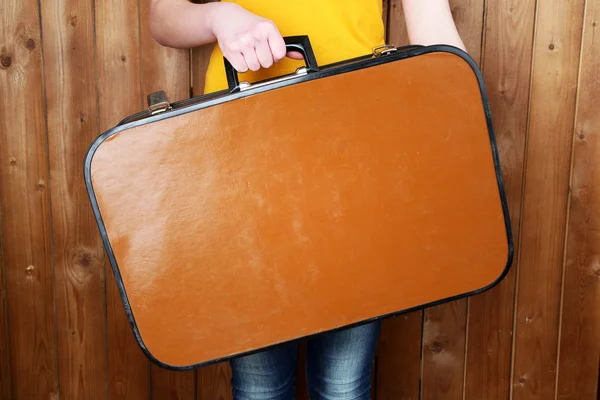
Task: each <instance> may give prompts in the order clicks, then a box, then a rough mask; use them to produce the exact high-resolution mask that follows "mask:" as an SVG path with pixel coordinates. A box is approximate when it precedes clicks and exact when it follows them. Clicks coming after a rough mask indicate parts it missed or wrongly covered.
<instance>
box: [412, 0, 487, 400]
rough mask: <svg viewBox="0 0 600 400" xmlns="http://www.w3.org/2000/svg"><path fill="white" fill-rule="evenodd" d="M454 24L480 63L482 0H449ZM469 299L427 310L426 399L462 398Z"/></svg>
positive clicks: (423, 384)
mask: <svg viewBox="0 0 600 400" xmlns="http://www.w3.org/2000/svg"><path fill="white" fill-rule="evenodd" d="M450 9H451V11H452V16H453V18H454V23H455V24H456V27H457V29H458V32H459V34H460V37H461V39H462V40H463V43H464V44H465V47H466V49H467V52H469V54H470V55H471V57H473V59H474V60H475V61H476V62H477V63H478V64H480V58H481V38H482V33H483V16H484V1H483V0H450ZM466 326H467V300H466V299H462V300H457V301H453V302H451V303H447V304H443V305H440V306H436V307H432V308H429V309H426V310H425V311H424V324H423V361H422V362H423V373H422V374H423V377H422V378H423V381H422V398H423V399H459V398H462V394H463V377H464V366H465V349H466V348H465V342H466V329H467V328H466Z"/></svg>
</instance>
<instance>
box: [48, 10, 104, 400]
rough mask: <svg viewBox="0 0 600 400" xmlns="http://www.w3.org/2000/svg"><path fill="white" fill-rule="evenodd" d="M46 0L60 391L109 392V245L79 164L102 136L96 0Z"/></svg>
mask: <svg viewBox="0 0 600 400" xmlns="http://www.w3.org/2000/svg"><path fill="white" fill-rule="evenodd" d="M41 4H42V28H43V31H44V44H43V50H44V57H45V58H44V76H45V82H46V103H47V118H48V142H49V150H50V153H49V157H50V175H51V177H52V180H51V185H50V188H51V194H52V196H51V198H52V220H53V225H52V227H53V232H52V234H53V237H54V253H53V261H54V270H55V272H54V276H55V293H56V313H57V330H58V349H59V367H60V392H61V396H62V397H63V398H67V399H71V398H72V399H97V398H105V397H106V396H107V391H106V384H107V380H108V375H107V372H108V371H107V363H106V355H107V353H106V351H107V350H106V310H105V307H104V296H105V291H104V269H103V268H104V266H103V255H104V250H103V247H102V243H101V240H100V237H99V234H98V229H97V227H96V225H95V221H94V219H93V215H92V212H91V208H90V206H89V200H88V197H87V193H86V188H85V184H84V179H83V168H82V162H81V160H83V159H84V158H85V153H86V151H87V149H88V147H89V144H90V143H91V142H92V140H93V139H94V138H95V137H96V136H97V135H98V123H97V117H98V111H97V102H96V81H95V69H94V27H93V24H92V23H91V22H92V21H93V14H92V3H91V1H89V0H60V1H56V2H42V3H41Z"/></svg>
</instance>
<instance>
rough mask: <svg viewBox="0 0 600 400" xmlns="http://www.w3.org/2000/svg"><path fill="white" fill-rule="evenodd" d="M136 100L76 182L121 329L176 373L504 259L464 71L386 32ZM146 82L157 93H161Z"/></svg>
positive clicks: (372, 309) (373, 308) (490, 280)
mask: <svg viewBox="0 0 600 400" xmlns="http://www.w3.org/2000/svg"><path fill="white" fill-rule="evenodd" d="M286 41H287V43H288V47H289V48H290V49H296V50H298V51H301V52H302V53H303V54H304V56H305V61H306V68H301V69H299V70H298V71H297V72H296V73H295V74H291V75H289V76H283V77H280V78H276V79H273V80H269V81H265V82H260V83H255V84H247V83H239V82H238V77H237V74H236V73H235V72H234V70H233V69H232V68H231V66H230V65H229V64H228V63H227V62H225V68H227V75H228V81H229V85H230V88H229V90H226V91H223V92H220V93H216V94H212V95H208V96H203V97H198V98H194V99H189V100H185V101H181V102H178V103H173V104H169V103H167V102H166V100H165V99H164V98H163V96H162V95H161V93H158V94H153V95H151V96H149V103H150V107H149V110H147V111H144V112H141V113H139V114H136V115H134V116H131V117H129V118H127V119H126V120H124V121H123V122H122V123H120V124H119V125H118V126H116V127H115V128H113V129H111V130H109V131H107V132H105V133H103V134H102V135H101V136H99V137H98V138H97V139H96V140H95V141H94V142H93V144H92V145H91V147H90V149H89V152H88V154H87V157H86V160H85V182H86V185H87V188H88V192H89V197H90V200H91V204H92V207H93V210H94V213H95V217H96V220H97V223H98V226H99V229H100V232H101V235H102V239H103V241H104V246H105V249H106V252H107V254H108V257H109V259H110V263H111V265H112V269H113V272H114V276H115V278H116V281H117V284H118V287H119V290H120V294H121V296H122V300H123V303H124V306H125V310H126V312H127V315H128V318H129V321H130V323H131V327H132V329H133V332H134V334H135V337H136V339H137V341H138V343H139V345H140V346H141V348H142V349H143V351H144V352H145V354H146V355H147V356H148V357H149V358H150V359H152V360H153V361H154V362H156V363H158V364H159V365H162V366H163V367H166V368H172V369H188V368H194V367H198V366H201V365H206V364H209V363H213V362H217V361H222V360H226V359H229V358H231V357H235V356H239V355H243V354H250V353H252V352H255V351H259V350H262V349H265V348H269V347H271V346H276V345H278V344H280V343H284V342H288V341H292V340H295V339H299V338H306V337H311V336H312V335H316V334H319V333H322V332H328V331H333V330H337V329H341V328H346V327H350V326H355V325H358V324H362V323H365V322H368V321H373V320H376V319H380V318H384V317H386V316H391V315H395V314H398V313H401V312H404V311H407V310H412V309H415V308H419V307H424V306H427V305H432V304H435V303H439V302H442V301H449V300H452V299H457V298H460V297H462V296H468V295H472V294H475V293H479V292H481V291H483V290H486V289H488V288H490V287H492V286H493V285H495V284H496V283H498V282H499V281H500V280H501V279H502V277H503V276H504V275H505V274H506V272H507V270H508V268H509V266H510V264H511V260H512V254H513V250H512V249H513V247H512V239H511V228H510V222H509V216H508V210H507V204H506V199H505V195H504V191H503V183H502V176H501V170H500V165H499V159H498V152H497V147H496V143H495V139H494V134H493V130H492V123H491V118H490V110H489V107H488V103H487V98H486V93H485V90H484V84H483V81H482V77H481V74H480V72H479V70H478V69H477V67H476V65H475V63H474V62H473V60H472V59H471V58H470V57H469V56H468V55H467V54H465V53H464V52H462V51H461V50H459V49H456V48H454V47H450V46H426V47H421V46H410V47H406V48H399V49H397V48H395V47H393V46H385V47H382V48H378V49H375V50H374V52H373V54H368V55H365V56H364V57H360V58H358V59H353V60H348V61H346V62H342V63H338V64H335V65H328V66H318V65H317V63H316V61H315V57H314V55H313V53H312V50H311V47H310V42H309V40H308V38H306V37H292V38H286ZM162 94H164V93H162Z"/></svg>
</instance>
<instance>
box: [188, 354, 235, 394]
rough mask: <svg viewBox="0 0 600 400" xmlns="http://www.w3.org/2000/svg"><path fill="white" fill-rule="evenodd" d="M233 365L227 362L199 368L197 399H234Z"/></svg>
mask: <svg viewBox="0 0 600 400" xmlns="http://www.w3.org/2000/svg"><path fill="white" fill-rule="evenodd" d="M230 382H231V366H230V365H229V363H227V362H223V363H219V364H215V365H211V366H208V367H204V368H202V369H200V370H198V396H197V400H232V399H233V396H232V394H231V385H230Z"/></svg>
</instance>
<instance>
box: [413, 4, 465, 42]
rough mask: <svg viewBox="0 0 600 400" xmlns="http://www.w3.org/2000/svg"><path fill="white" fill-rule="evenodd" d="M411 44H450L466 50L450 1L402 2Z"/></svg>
mask: <svg viewBox="0 0 600 400" xmlns="http://www.w3.org/2000/svg"><path fill="white" fill-rule="evenodd" d="M402 8H403V10H404V16H405V19H406V27H407V30H408V37H409V40H410V43H411V44H420V45H425V46H426V45H431V44H449V45H452V46H455V47H458V48H460V49H463V50H465V45H464V44H463V41H462V40H461V38H460V36H459V34H458V31H457V30H456V25H455V23H454V19H453V18H452V13H451V12H450V5H449V4H448V0H402Z"/></svg>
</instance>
